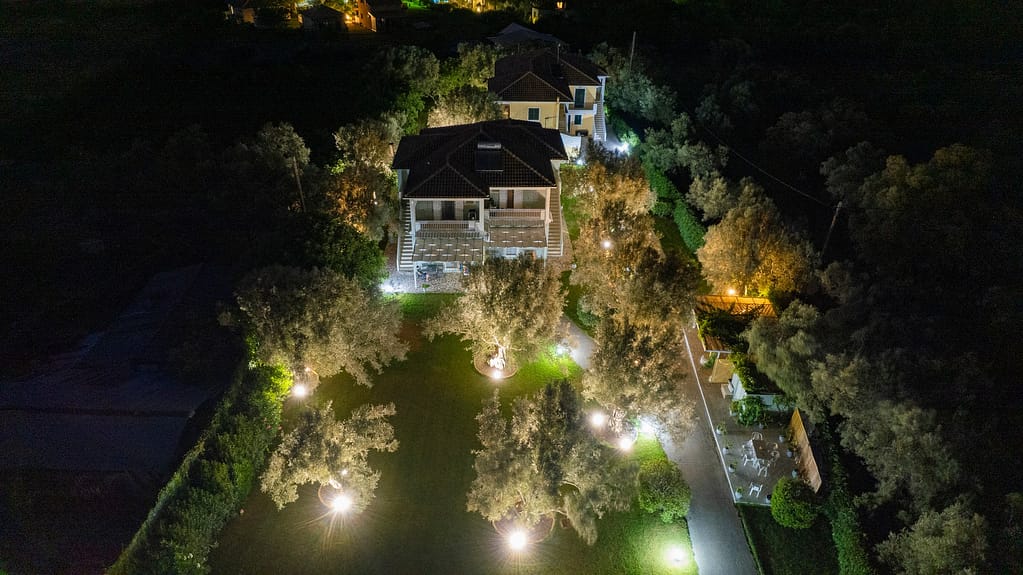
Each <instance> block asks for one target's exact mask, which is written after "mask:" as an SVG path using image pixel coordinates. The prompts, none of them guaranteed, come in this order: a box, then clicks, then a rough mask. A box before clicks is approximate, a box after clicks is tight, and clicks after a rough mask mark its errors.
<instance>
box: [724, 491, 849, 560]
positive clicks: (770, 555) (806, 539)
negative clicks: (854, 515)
mask: <svg viewBox="0 0 1023 575" xmlns="http://www.w3.org/2000/svg"><path fill="white" fill-rule="evenodd" d="M736 507H738V509H739V517H741V518H742V522H743V525H744V526H745V528H746V537H748V538H749V542H750V548H751V549H752V550H753V555H754V557H756V560H757V563H759V564H760V568H761V572H762V573H763V575H801V574H802V573H815V574H816V575H830V574H832V573H834V574H836V575H837V573H838V556H837V552H836V551H835V545H834V543H833V542H832V541H831V526H830V524H829V523H828V520H827V519H826V518H824V517H823V516H821V517H819V518H818V519H817V523H815V524H814V525H813V527H811V528H809V529H789V528H788V527H782V526H781V525H778V523H776V522H775V520H774V517H772V516H771V509H770V508H769V507H761V506H757V505H737V506H736Z"/></svg>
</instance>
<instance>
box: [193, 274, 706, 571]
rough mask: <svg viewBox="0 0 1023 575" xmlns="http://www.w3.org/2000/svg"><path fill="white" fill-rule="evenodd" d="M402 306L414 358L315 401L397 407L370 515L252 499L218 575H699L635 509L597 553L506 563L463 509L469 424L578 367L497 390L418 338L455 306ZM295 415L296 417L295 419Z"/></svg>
mask: <svg viewBox="0 0 1023 575" xmlns="http://www.w3.org/2000/svg"><path fill="white" fill-rule="evenodd" d="M400 297H401V302H402V308H403V309H404V310H405V311H406V313H407V314H408V315H407V316H406V318H407V320H409V321H408V323H407V325H406V326H405V330H404V333H405V337H407V338H408V339H409V341H410V342H411V350H410V352H409V355H408V358H407V359H406V360H405V361H403V362H401V363H398V364H395V365H393V366H391V367H389V368H388V369H387V370H386V371H384V373H382V374H381V375H380V376H379V377H377V378H376V380H375V384H374V386H373V387H372V388H365V387H360V386H357V385H355V384H353V382H352V381H351V380H350V378H348V377H346V376H342V377H336V378H332V379H329V380H325V381H324V382H323V384H322V385H321V386H320V388H319V389H318V390H317V392H316V393H315V394H314V397H313V400H314V401H317V402H323V401H328V400H330V401H333V403H334V407H335V409H336V411H337V413H338V416H339V417H345V416H346V415H347V414H348V413H349V412H350V411H351V410H352V409H353V408H355V407H356V406H358V405H361V404H363V403H367V402H373V403H385V402H394V403H395V405H396V407H397V414H396V415H395V416H394V417H393V418H392V422H393V424H394V427H395V431H396V434H397V437H398V440H399V441H400V442H401V445H400V447H399V449H398V451H397V452H396V453H393V454H380V455H379V456H375V457H373V459H372V463H373V465H374V466H375V468H376V469H378V470H380V472H381V479H380V484H379V487H378V489H377V497H376V499H375V500H374V501H373V502H372V504H371V505H370V507H369V509H368V510H367V511H366V512H365V513H364V514H362V515H360V516H358V517H354V518H352V519H351V520H349V521H348V522H345V523H332V522H331V521H330V518H329V517H327V516H325V515H324V508H323V506H322V505H321V504H320V503H319V501H318V499H317V497H316V493H315V490H314V489H311V488H306V489H302V490H300V491H299V493H300V498H299V500H298V501H297V502H295V503H293V504H291V505H289V506H288V507H286V508H285V509H284V510H282V511H277V510H276V509H275V508H274V506H273V504H272V502H270V500H269V499H268V498H267V497H265V496H264V495H262V494H261V493H259V492H254V493H253V494H252V495H251V496H250V497H249V500H248V501H247V502H246V504H245V511H244V514H243V515H241V516H240V517H238V518H237V519H236V520H235V521H233V522H232V523H231V524H230V525H228V527H227V529H226V530H225V531H224V533H223V535H222V537H221V540H220V545H219V547H218V548H217V549H216V550H215V552H214V555H213V557H212V561H211V563H212V565H211V566H212V571H213V572H214V573H224V574H233V573H293V574H299V573H359V574H373V573H389V574H390V573H522V572H529V573H551V574H555V573H569V572H574V573H594V574H596V573H608V574H610V573H615V574H618V573H695V566H691V567H690V568H689V569H688V570H686V569H681V570H678V569H676V570H671V569H672V566H670V565H669V564H668V563H667V562H666V561H665V559H664V556H665V553H667V547H668V546H669V544H677V545H679V546H681V547H683V548H684V549H686V550H687V552H688V549H689V537H688V533H687V531H686V528H685V526H682V525H663V524H661V523H660V522H659V520H657V518H656V517H654V516H652V515H647V514H644V513H642V512H641V511H639V510H638V509H635V508H634V509H633V510H631V511H629V512H625V513H619V514H614V515H610V516H606V517H605V518H604V519H603V520H601V523H600V539H599V540H598V542H597V544H596V545H595V546H593V547H587V546H586V545H585V544H584V543H582V541H580V540H579V538H578V537H577V536H576V535H575V533H574V532H573V531H571V530H563V529H560V528H558V529H555V532H554V534H553V535H552V537H551V538H549V539H548V540H547V541H544V542H543V543H540V544H537V545H535V546H533V547H531V548H530V549H529V551H528V552H527V553H524V554H522V555H521V556H517V557H513V556H510V555H509V554H508V552H507V551H506V549H505V546H504V544H503V541H501V540H500V539H499V537H498V536H497V534H496V532H495V531H494V529H493V527H492V526H491V525H490V524H489V523H488V522H487V521H485V520H484V519H483V518H481V517H480V516H479V515H477V514H474V513H469V512H467V511H466V510H465V496H466V493H467V492H468V490H469V484H470V483H471V481H472V479H473V477H474V472H473V469H472V461H473V458H472V450H473V449H474V448H476V447H478V445H477V440H476V422H475V419H474V417H475V415H476V413H477V412H478V411H479V410H480V408H481V405H482V401H483V400H484V399H485V398H487V397H489V396H490V394H491V393H492V390H493V389H495V387H499V388H500V390H501V395H502V398H503V399H504V401H506V402H507V401H508V400H509V399H510V398H512V397H514V396H518V395H522V394H526V393H530V392H532V391H534V390H536V389H539V388H540V387H541V386H543V385H544V384H545V383H547V382H548V381H550V380H552V379H556V378H560V377H568V378H570V379H572V380H578V378H579V375H580V372H579V368H578V367H577V366H576V365H575V364H574V363H572V362H571V361H570V360H553V359H547V360H543V361H539V362H536V363H533V364H530V365H527V366H523V367H522V369H520V370H519V372H518V373H517V374H516V375H515V376H514V377H512V378H510V379H508V380H506V381H504V382H502V383H500V384H495V383H494V382H492V381H490V380H488V379H487V378H484V377H483V376H480V375H479V374H478V373H476V371H475V370H474V369H473V368H472V365H471V364H470V360H469V353H468V352H467V351H465V349H464V348H465V345H464V344H463V343H462V342H460V341H459V340H458V339H456V338H454V337H443V338H437V339H435V340H434V341H433V342H429V341H426V340H425V339H423V338H421V337H420V335H419V327H418V325H417V324H416V322H418V321H420V320H422V319H423V318H424V317H428V316H429V315H430V314H431V313H433V312H434V311H435V310H436V309H437V308H438V307H439V306H440V305H443V304H444V303H445V302H447V301H451V299H452V297H451V296H442V295H433V294H417V295H403V296H400ZM298 409H299V406H298V405H291V406H289V412H290V415H291V416H292V417H293V416H294V414H295V413H296V412H297V410H298ZM649 444H653V445H649ZM657 451H659V448H658V447H657V445H656V443H655V442H653V441H647V442H640V443H639V444H637V450H636V456H637V457H656V456H657ZM661 456H663V454H662V455H661ZM689 556H690V557H691V554H690V555H689Z"/></svg>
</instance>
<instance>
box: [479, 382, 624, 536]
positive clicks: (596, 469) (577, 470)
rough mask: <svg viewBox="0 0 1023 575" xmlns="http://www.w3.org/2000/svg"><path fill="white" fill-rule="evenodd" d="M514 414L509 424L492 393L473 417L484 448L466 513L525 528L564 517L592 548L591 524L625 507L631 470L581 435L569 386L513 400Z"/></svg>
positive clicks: (593, 533) (577, 407) (550, 386)
mask: <svg viewBox="0 0 1023 575" xmlns="http://www.w3.org/2000/svg"><path fill="white" fill-rule="evenodd" d="M512 411H513V414H512V419H511V422H508V421H507V420H506V419H505V418H504V416H503V415H502V414H501V401H500V398H499V396H498V392H497V391H495V392H494V395H493V396H492V397H491V398H490V400H488V401H485V402H484V407H483V411H482V412H480V414H479V415H477V416H476V421H477V422H479V435H478V437H479V440H480V443H481V444H482V449H478V450H476V451H474V452H473V453H474V454H475V456H476V458H475V462H474V464H473V467H474V469H475V470H476V478H475V479H474V480H473V482H472V486H471V488H470V490H469V494H468V510H469V511H475V512H478V513H479V514H480V515H482V516H483V517H484V518H486V519H487V520H489V521H495V522H496V521H501V520H512V521H514V522H516V523H517V524H519V525H521V526H524V527H535V526H537V525H538V524H540V523H541V522H542V521H543V520H545V519H548V520H550V519H553V518H554V517H556V516H562V517H565V518H567V519H568V520H569V521H570V522H571V523H572V527H573V528H574V529H575V531H576V533H578V534H579V536H580V537H581V538H582V539H583V540H584V541H586V543H587V544H590V545H592V544H593V543H594V542H596V540H597V519H599V518H600V517H602V516H603V515H604V513H607V512H608V511H622V510H625V509H628V508H629V505H630V504H631V502H632V499H633V497H634V496H635V494H636V473H637V471H636V467H635V465H634V464H632V463H630V462H628V461H627V460H623V459H622V458H621V457H620V456H619V455H618V454H616V453H615V452H614V450H613V449H612V448H611V447H609V446H607V445H605V444H603V443H601V442H600V441H599V440H598V439H597V438H596V437H594V436H593V435H592V434H591V433H590V432H589V431H588V430H587V429H586V428H585V422H584V418H583V413H582V409H581V406H580V402H579V396H578V394H577V392H576V391H575V390H574V389H573V388H572V386H571V384H569V383H568V382H567V381H560V382H557V383H551V384H548V385H547V386H545V387H544V388H543V389H541V390H540V391H538V392H537V393H536V394H534V395H532V396H529V397H522V398H519V399H517V400H516V401H515V403H514V406H513V410H512Z"/></svg>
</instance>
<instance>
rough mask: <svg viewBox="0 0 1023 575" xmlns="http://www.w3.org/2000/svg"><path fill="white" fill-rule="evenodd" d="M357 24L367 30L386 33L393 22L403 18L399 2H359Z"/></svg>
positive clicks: (361, 0) (374, 0)
mask: <svg viewBox="0 0 1023 575" xmlns="http://www.w3.org/2000/svg"><path fill="white" fill-rule="evenodd" d="M358 15H359V24H360V25H362V27H363V28H366V29H367V30H372V31H374V32H386V31H387V30H388V29H389V28H390V26H391V25H392V24H393V22H394V20H397V19H399V18H403V17H404V16H405V4H404V3H403V2H402V1H401V0H359V7H358Z"/></svg>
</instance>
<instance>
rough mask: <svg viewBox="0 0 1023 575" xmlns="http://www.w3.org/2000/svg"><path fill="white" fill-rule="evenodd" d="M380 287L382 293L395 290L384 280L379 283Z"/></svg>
mask: <svg viewBox="0 0 1023 575" xmlns="http://www.w3.org/2000/svg"><path fill="white" fill-rule="evenodd" d="M380 289H381V290H382V291H383V292H384V293H394V291H395V290H394V286H393V285H391V282H384V283H383V284H381V285H380Z"/></svg>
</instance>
